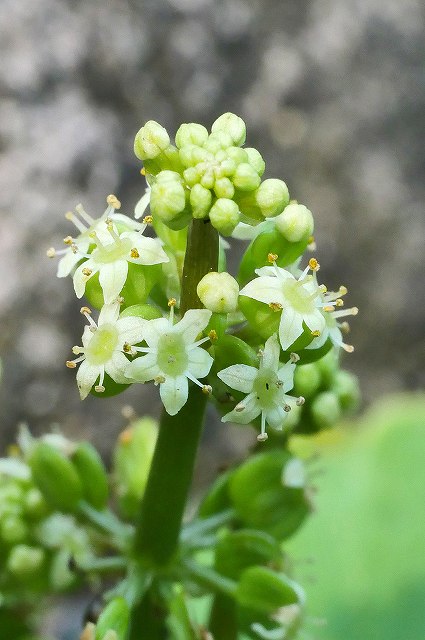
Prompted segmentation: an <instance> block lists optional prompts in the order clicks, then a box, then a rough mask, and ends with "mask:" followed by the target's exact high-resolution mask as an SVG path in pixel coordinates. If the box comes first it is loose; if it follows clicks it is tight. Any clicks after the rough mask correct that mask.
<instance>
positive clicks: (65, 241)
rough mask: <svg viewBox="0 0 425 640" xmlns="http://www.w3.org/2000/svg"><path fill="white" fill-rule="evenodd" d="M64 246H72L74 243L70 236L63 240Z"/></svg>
mask: <svg viewBox="0 0 425 640" xmlns="http://www.w3.org/2000/svg"><path fill="white" fill-rule="evenodd" d="M63 241H64V244H67V245H72V244H73V243H74V238H73V237H72V236H66V238H64V239H63Z"/></svg>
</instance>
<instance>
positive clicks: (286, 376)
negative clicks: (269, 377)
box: [277, 362, 295, 393]
mask: <svg viewBox="0 0 425 640" xmlns="http://www.w3.org/2000/svg"><path fill="white" fill-rule="evenodd" d="M294 372H295V364H294V363H293V362H287V363H286V364H284V365H283V367H281V368H280V369H279V371H278V372H277V375H278V378H279V380H280V381H281V382H283V385H282V387H281V391H282V392H283V393H287V391H290V390H291V389H292V388H293V386H294Z"/></svg>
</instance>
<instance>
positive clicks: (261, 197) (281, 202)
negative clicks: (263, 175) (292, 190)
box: [255, 178, 289, 218]
mask: <svg viewBox="0 0 425 640" xmlns="http://www.w3.org/2000/svg"><path fill="white" fill-rule="evenodd" d="M255 200H256V202H257V204H258V206H259V207H260V209H261V213H262V214H263V216H264V217H265V218H272V217H274V216H276V215H277V214H278V213H281V211H282V210H283V209H284V208H285V207H286V206H287V204H288V202H289V191H288V187H287V186H286V184H285V182H283V180H278V179H277V178H269V179H268V180H264V182H262V183H261V185H260V186H259V187H258V190H257V191H256V193H255Z"/></svg>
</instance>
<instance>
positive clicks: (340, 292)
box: [339, 284, 348, 296]
mask: <svg viewBox="0 0 425 640" xmlns="http://www.w3.org/2000/svg"><path fill="white" fill-rule="evenodd" d="M347 292H348V289H347V287H344V285H343V284H342V285H341V286H340V288H339V295H340V296H345V294H346V293H347Z"/></svg>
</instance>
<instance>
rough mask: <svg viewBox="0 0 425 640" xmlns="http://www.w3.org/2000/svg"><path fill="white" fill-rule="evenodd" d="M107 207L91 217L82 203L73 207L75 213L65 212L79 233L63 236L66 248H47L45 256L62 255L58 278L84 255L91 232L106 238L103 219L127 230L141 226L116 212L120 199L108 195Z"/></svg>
mask: <svg viewBox="0 0 425 640" xmlns="http://www.w3.org/2000/svg"><path fill="white" fill-rule="evenodd" d="M106 202H107V205H108V206H107V208H106V209H105V211H104V213H103V214H102V215H101V217H100V218H97V219H94V218H92V217H91V216H90V215H89V214H88V213H87V212H86V211H85V210H84V208H83V205H82V204H78V205H77V206H76V207H75V213H73V212H72V211H68V213H66V214H65V218H66V219H67V220H69V221H70V222H72V223H73V224H74V225H75V227H76V228H77V230H78V231H79V234H78V235H76V236H67V237H66V238H64V244H65V245H66V248H64V249H59V250H56V249H54V248H53V247H51V248H50V249H48V250H47V256H48V257H49V258H54V257H56V256H62V257H61V259H60V260H59V263H58V271H57V276H58V278H65V277H66V276H68V275H69V274H70V273H71V272H72V270H73V269H74V267H76V266H77V264H78V263H79V262H80V261H81V259H82V256H84V255H86V254H87V253H88V251H89V247H90V245H91V244H93V239H92V234H93V233H96V234H98V235H99V236H100V237H105V239H106V240H108V234H107V230H106V227H105V220H108V219H109V220H112V221H113V222H114V223H119V224H120V225H123V226H125V227H126V228H127V229H128V230H134V231H138V230H140V229H141V228H142V225H141V224H140V223H139V222H136V221H135V220H132V219H131V218H129V217H128V216H125V215H123V214H121V213H116V212H115V211H116V209H119V208H120V207H121V203H120V201H119V200H118V199H117V198H116V197H115V196H114V195H110V196H108V197H107V198H106Z"/></svg>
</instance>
